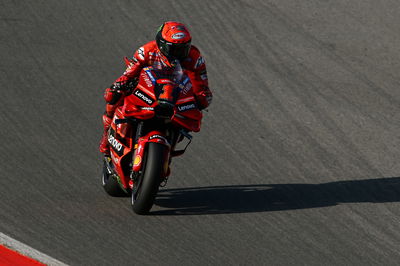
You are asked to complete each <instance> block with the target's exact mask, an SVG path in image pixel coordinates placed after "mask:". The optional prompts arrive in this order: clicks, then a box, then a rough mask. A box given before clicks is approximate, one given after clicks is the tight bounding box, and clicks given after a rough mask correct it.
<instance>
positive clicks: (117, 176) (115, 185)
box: [102, 62, 202, 214]
mask: <svg viewBox="0 0 400 266" xmlns="http://www.w3.org/2000/svg"><path fill="white" fill-rule="evenodd" d="M201 119H202V113H201V111H200V110H199V109H198V107H197V104H196V100H195V96H194V93H193V90H192V84H191V82H190V79H189V77H188V76H187V75H186V74H185V73H184V71H183V70H182V67H181V65H180V64H179V62H175V63H174V64H173V67H168V68H163V69H158V68H157V67H156V66H153V67H146V68H144V69H143V70H142V71H141V73H140V75H139V79H138V83H137V85H136V87H135V88H134V89H133V90H132V93H131V94H130V95H128V96H126V97H125V98H124V104H123V105H122V106H120V107H118V108H117V109H116V111H115V114H114V117H113V121H112V124H111V127H110V129H109V132H108V142H109V144H110V151H111V152H110V153H111V156H110V157H105V159H104V166H103V176H102V183H103V188H104V189H105V191H106V192H107V193H108V194H109V195H111V196H122V195H129V194H131V205H132V208H133V211H134V212H135V213H137V214H146V213H148V212H149V211H150V209H151V207H152V206H153V203H154V200H155V197H156V195H157V193H158V190H159V187H160V186H164V185H165V184H166V182H167V180H168V177H169V175H170V167H169V166H170V163H171V159H172V158H173V157H176V156H179V155H182V154H183V153H184V152H185V150H186V148H187V147H188V146H189V144H190V142H191V140H192V136H191V135H190V134H189V132H198V131H200V125H201ZM178 143H179V145H177V144H178ZM178 146H181V148H180V149H179V148H178Z"/></svg>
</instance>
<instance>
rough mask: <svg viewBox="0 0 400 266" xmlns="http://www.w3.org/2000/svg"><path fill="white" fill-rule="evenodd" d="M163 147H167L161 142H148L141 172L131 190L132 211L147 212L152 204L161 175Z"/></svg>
mask: <svg viewBox="0 0 400 266" xmlns="http://www.w3.org/2000/svg"><path fill="white" fill-rule="evenodd" d="M165 149H167V147H165V146H164V145H162V144H158V143H153V142H150V143H148V146H147V156H146V157H147V158H146V160H145V161H144V165H143V171H142V172H143V173H142V174H141V175H140V177H139V178H138V180H137V182H136V184H135V186H134V188H133V191H132V198H131V199H132V201H131V204H132V208H133V211H134V212H135V213H137V214H147V213H148V212H149V211H150V209H151V207H152V206H153V203H154V199H155V197H156V195H157V192H158V188H159V185H160V180H161V178H162V175H163V166H164V163H165V162H164V153H165V152H166V150H165Z"/></svg>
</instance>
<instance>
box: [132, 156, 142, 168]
mask: <svg viewBox="0 0 400 266" xmlns="http://www.w3.org/2000/svg"><path fill="white" fill-rule="evenodd" d="M141 161H142V157H141V156H140V155H136V157H135V160H133V165H135V166H137V165H139V164H140V162H141Z"/></svg>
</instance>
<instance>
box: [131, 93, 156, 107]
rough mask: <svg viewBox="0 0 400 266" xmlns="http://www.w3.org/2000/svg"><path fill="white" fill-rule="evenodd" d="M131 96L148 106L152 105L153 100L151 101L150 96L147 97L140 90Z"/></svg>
mask: <svg viewBox="0 0 400 266" xmlns="http://www.w3.org/2000/svg"><path fill="white" fill-rule="evenodd" d="M133 94H135V96H136V97H138V98H139V99H141V100H142V101H144V102H145V103H147V104H148V105H152V104H153V103H154V100H153V99H151V98H150V96H148V95H147V94H145V93H144V92H142V91H140V90H135V92H134V93H133Z"/></svg>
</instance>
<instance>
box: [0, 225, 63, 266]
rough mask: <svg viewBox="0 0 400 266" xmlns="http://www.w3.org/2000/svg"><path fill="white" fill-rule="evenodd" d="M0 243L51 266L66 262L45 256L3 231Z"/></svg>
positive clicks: (61, 265)
mask: <svg viewBox="0 0 400 266" xmlns="http://www.w3.org/2000/svg"><path fill="white" fill-rule="evenodd" d="M0 244H1V245H3V246H5V247H7V248H10V249H12V250H15V251H18V252H19V253H21V254H23V255H25V256H27V257H30V258H32V259H34V260H37V261H39V262H41V263H44V264H47V265H51V266H53V265H54V266H66V265H67V264H65V263H62V262H61V261H59V260H56V259H54V258H52V257H49V256H47V255H46V254H43V253H42V252H40V251H37V250H36V249H34V248H31V247H30V246H28V245H25V244H24V243H21V242H19V241H17V240H15V239H13V238H11V237H9V236H7V235H5V234H3V233H1V232H0Z"/></svg>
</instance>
